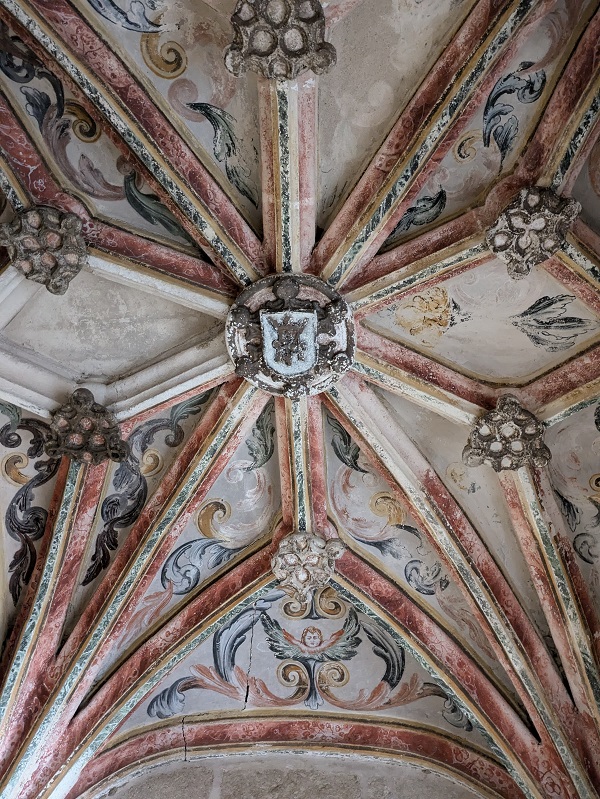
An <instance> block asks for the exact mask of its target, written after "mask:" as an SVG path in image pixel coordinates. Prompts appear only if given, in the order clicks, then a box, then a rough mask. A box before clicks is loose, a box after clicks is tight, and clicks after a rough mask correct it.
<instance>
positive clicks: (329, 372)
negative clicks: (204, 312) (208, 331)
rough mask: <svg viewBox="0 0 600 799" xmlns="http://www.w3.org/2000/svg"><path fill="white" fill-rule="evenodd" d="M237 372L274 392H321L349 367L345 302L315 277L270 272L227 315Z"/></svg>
mask: <svg viewBox="0 0 600 799" xmlns="http://www.w3.org/2000/svg"><path fill="white" fill-rule="evenodd" d="M227 346H228V349H229V353H230V355H231V357H232V359H233V361H234V363H235V367H236V372H237V374H239V375H240V376H241V377H245V378H246V379H247V380H249V381H250V382H251V383H254V385H257V386H259V387H260V388H262V389H264V390H265V391H268V392H269V393H271V394H282V395H284V396H287V397H291V398H297V397H300V396H303V395H306V394H318V393H319V392H321V391H324V390H325V389H326V388H327V387H328V386H330V385H331V383H333V382H334V381H335V380H337V379H338V378H339V377H340V375H342V374H343V373H344V372H345V371H346V369H348V368H349V367H350V365H351V364H352V361H353V358H354V323H353V321H352V313H351V311H350V308H349V307H348V305H347V303H346V302H345V301H344V300H343V299H342V298H341V297H340V296H339V294H337V292H336V291H335V290H334V289H333V288H332V287H331V286H329V285H328V284H327V283H324V282H323V281H322V280H319V278H316V277H313V276H312V275H304V274H302V275H300V274H280V275H270V276H269V277H266V278H263V279H262V280H259V281H257V282H256V283H254V284H253V285H252V286H250V287H249V288H247V289H245V290H244V291H243V292H242V293H241V294H240V296H239V297H238V299H237V300H236V302H235V303H234V305H233V307H232V308H231V311H230V312H229V317H228V319H227Z"/></svg>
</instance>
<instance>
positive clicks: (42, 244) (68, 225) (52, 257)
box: [0, 206, 87, 294]
mask: <svg viewBox="0 0 600 799" xmlns="http://www.w3.org/2000/svg"><path fill="white" fill-rule="evenodd" d="M0 246H2V247H6V248H7V249H8V255H9V257H10V260H11V263H12V265H13V266H14V267H15V269H17V270H18V271H19V272H21V274H22V275H25V277H26V278H28V280H34V281H35V282H36V283H43V285H44V286H46V288H47V289H48V291H50V292H51V293H52V294H64V293H65V292H66V290H67V288H68V287H69V283H70V282H71V280H72V279H73V278H74V277H75V275H76V274H77V273H78V272H79V271H80V270H81V268H82V267H83V266H84V265H85V263H86V261H87V248H86V244H85V241H84V239H83V236H82V235H81V220H80V219H79V217H77V216H75V214H63V213H62V212H61V211H58V210H56V209H55V208H47V207H45V206H37V207H35V208H30V209H29V210H26V211H22V212H21V213H20V214H17V216H16V217H15V218H14V219H13V221H12V222H9V223H7V224H3V225H0Z"/></svg>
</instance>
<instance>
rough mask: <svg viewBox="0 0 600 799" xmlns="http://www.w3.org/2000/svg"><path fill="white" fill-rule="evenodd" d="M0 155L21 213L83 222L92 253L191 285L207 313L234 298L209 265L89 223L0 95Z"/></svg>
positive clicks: (95, 222)
mask: <svg viewBox="0 0 600 799" xmlns="http://www.w3.org/2000/svg"><path fill="white" fill-rule="evenodd" d="M0 155H1V156H2V157H3V161H4V163H5V164H6V166H7V168H8V169H7V173H8V174H7V177H8V179H9V180H10V182H11V185H12V186H13V188H14V190H15V192H16V193H17V194H18V196H19V198H20V200H21V204H22V205H23V207H26V206H28V205H31V204H38V205H52V206H54V207H55V208H59V209H60V210H61V211H64V212H71V213H74V214H76V215H77V216H79V217H80V219H81V220H82V222H83V235H84V237H85V239H86V241H87V242H88V245H89V246H90V247H91V248H92V251H94V250H97V251H98V253H99V254H104V253H106V254H107V255H110V256H113V255H115V256H117V258H122V259H123V261H124V262H125V263H126V264H129V263H131V262H133V263H134V264H139V265H141V266H142V267H143V268H145V267H148V268H149V269H151V270H154V271H155V272H157V273H158V275H159V276H160V275H161V273H166V275H167V276H168V278H167V279H170V280H175V281H178V280H180V279H182V280H183V281H186V282H189V283H192V284H194V285H195V286H197V287H198V289H199V290H200V293H201V294H202V293H204V294H205V296H206V298H207V302H208V306H207V309H206V311H207V312H208V313H210V308H211V303H221V302H223V298H224V297H225V298H227V297H229V296H232V295H234V294H235V292H236V286H235V283H234V282H233V281H231V280H230V279H228V278H227V276H226V275H224V274H223V273H222V272H221V271H220V270H219V269H217V268H216V267H215V266H213V265H212V264H209V263H208V262H206V261H203V260H201V259H200V258H195V257H193V256H191V255H189V254H187V253H184V252H182V251H180V250H177V249H175V248H171V247H168V246H166V245H163V244H159V243H157V242H154V241H151V240H149V239H146V238H144V237H142V236H139V235H136V234H133V233H128V232H127V231H125V230H121V229H120V228H117V227H115V226H112V225H108V224H106V223H104V222H101V221H100V220H97V219H94V218H93V217H91V216H90V214H89V212H88V210H87V208H86V207H85V206H84V205H83V204H82V203H81V202H79V201H78V200H76V199H75V198H74V197H72V196H70V195H69V194H67V193H65V192H64V191H63V189H62V188H61V186H60V185H59V183H58V182H57V181H56V179H55V178H54V176H53V175H52V174H51V172H50V171H49V170H48V168H47V166H46V164H45V163H44V160H43V158H42V156H41V155H40V153H39V152H38V150H37V148H36V146H35V145H34V144H33V142H32V141H31V139H30V138H29V136H28V134H27V132H26V131H25V130H24V128H23V127H22V125H21V124H20V122H19V120H18V119H17V117H16V115H15V114H14V112H13V110H12V108H11V105H10V103H9V101H8V100H7V98H6V97H5V95H4V94H3V93H2V92H1V91H0ZM0 166H1V165H0ZM184 285H185V283H184Z"/></svg>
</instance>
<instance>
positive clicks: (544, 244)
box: [487, 186, 581, 278]
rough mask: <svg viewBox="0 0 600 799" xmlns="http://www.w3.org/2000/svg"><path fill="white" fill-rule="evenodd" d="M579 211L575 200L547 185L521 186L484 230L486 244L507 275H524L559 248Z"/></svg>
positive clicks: (515, 276) (517, 276)
mask: <svg viewBox="0 0 600 799" xmlns="http://www.w3.org/2000/svg"><path fill="white" fill-rule="evenodd" d="M580 211H581V206H580V205H579V203H578V202H577V201H576V200H570V199H568V198H564V199H563V198H561V197H558V196H557V195H556V194H554V192H553V191H551V190H550V189H540V188H538V187H536V186H534V187H532V188H529V189H522V190H521V192H520V194H519V197H518V198H517V199H516V200H515V201H514V202H512V203H511V204H510V205H509V206H508V207H507V208H505V209H504V211H503V212H502V213H501V214H500V216H499V217H498V219H497V220H496V223H495V225H494V226H493V227H491V228H490V229H489V230H488V234H487V243H488V246H489V247H490V249H491V250H492V252H493V253H494V255H496V256H497V257H498V258H500V259H501V260H502V261H504V262H505V263H506V264H507V266H508V274H509V275H510V276H511V277H513V278H521V277H525V275H528V274H529V272H530V271H531V268H532V267H533V266H537V264H541V263H543V262H544V261H547V260H548V258H550V257H551V256H552V255H554V253H555V252H556V251H557V250H558V249H559V248H560V246H561V244H562V243H563V242H564V240H565V236H566V234H567V231H568V229H569V228H570V227H571V225H572V224H573V222H574V221H575V219H576V218H577V216H578V215H579V212H580Z"/></svg>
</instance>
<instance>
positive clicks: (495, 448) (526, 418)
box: [462, 394, 552, 472]
mask: <svg viewBox="0 0 600 799" xmlns="http://www.w3.org/2000/svg"><path fill="white" fill-rule="evenodd" d="M543 435H544V425H543V423H542V422H540V421H539V420H538V419H536V418H535V416H534V415H533V414H532V413H531V412H530V411H527V410H525V408H523V407H521V405H520V404H519V401H518V400H517V399H516V397H513V396H512V395H511V394H506V395H505V396H503V397H500V399H499V400H498V404H497V406H496V408H495V410H493V411H489V412H488V413H486V414H485V415H484V416H482V417H481V419H479V421H478V422H477V424H476V426H475V429H474V430H473V431H472V432H471V434H470V436H469V443H468V444H467V446H466V447H465V448H464V450H463V455H462V457H463V461H464V463H465V464H466V465H467V466H480V465H481V464H482V463H487V464H489V465H490V466H491V467H492V468H493V469H494V470H495V471H496V472H500V471H503V470H505V469H512V470H514V469H519V468H520V467H521V466H527V465H532V466H536V467H537V468H543V467H544V466H546V464H547V463H548V462H549V461H550V458H551V457H552V456H551V453H550V450H549V449H548V447H547V446H546V445H545V444H544V441H543Z"/></svg>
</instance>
